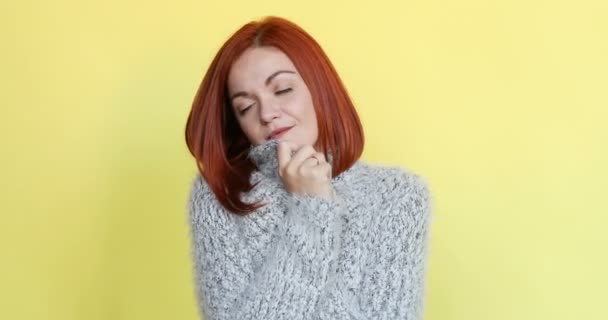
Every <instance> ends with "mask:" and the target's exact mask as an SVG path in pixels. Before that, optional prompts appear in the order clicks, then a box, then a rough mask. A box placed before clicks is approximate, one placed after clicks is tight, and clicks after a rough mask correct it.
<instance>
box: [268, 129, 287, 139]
mask: <svg viewBox="0 0 608 320" xmlns="http://www.w3.org/2000/svg"><path fill="white" fill-rule="evenodd" d="M291 128H293V127H283V128H279V129H276V130H274V131H273V132H272V133H271V134H270V136H268V139H277V138H280V137H281V136H282V135H283V134H285V132H287V131H289V129H291Z"/></svg>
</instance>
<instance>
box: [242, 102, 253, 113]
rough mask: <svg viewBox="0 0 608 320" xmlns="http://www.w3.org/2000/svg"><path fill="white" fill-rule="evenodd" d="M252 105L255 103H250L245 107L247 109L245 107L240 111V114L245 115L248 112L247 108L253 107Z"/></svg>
mask: <svg viewBox="0 0 608 320" xmlns="http://www.w3.org/2000/svg"><path fill="white" fill-rule="evenodd" d="M251 106H253V104H251V105H249V106H248V107H247V108H245V109H243V110H241V111H239V114H240V115H244V114H245V113H246V112H247V110H249V108H251Z"/></svg>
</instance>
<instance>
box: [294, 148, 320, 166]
mask: <svg viewBox="0 0 608 320" xmlns="http://www.w3.org/2000/svg"><path fill="white" fill-rule="evenodd" d="M315 152H316V150H315V149H314V148H313V147H312V146H311V145H305V146H303V147H302V148H300V149H299V150H297V151H296V153H295V154H294V155H293V156H292V157H291V164H290V166H293V168H294V169H297V168H299V167H300V166H302V164H303V163H304V161H305V160H306V159H308V158H310V157H312V155H313V154H315Z"/></svg>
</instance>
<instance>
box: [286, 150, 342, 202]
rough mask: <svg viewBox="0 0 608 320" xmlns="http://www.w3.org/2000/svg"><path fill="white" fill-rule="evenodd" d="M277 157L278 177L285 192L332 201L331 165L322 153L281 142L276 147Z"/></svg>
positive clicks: (333, 193)
mask: <svg viewBox="0 0 608 320" xmlns="http://www.w3.org/2000/svg"><path fill="white" fill-rule="evenodd" d="M296 149H297V150H296ZM294 151H295V153H294V154H293V155H292V152H294ZM277 156H278V162H279V176H280V177H281V179H282V180H283V184H284V185H285V189H286V190H287V191H289V192H291V193H298V194H307V195H317V196H320V197H323V198H325V199H328V200H331V199H334V197H335V191H334V189H333V186H332V184H331V180H332V168H331V164H330V163H328V162H327V161H326V160H325V155H324V154H323V153H322V152H317V151H316V150H315V149H314V148H313V147H312V146H310V145H305V146H303V147H301V148H297V146H296V145H295V144H294V143H293V142H291V141H289V140H282V141H280V142H279V144H278V146H277Z"/></svg>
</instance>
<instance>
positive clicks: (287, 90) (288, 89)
mask: <svg viewBox="0 0 608 320" xmlns="http://www.w3.org/2000/svg"><path fill="white" fill-rule="evenodd" d="M289 91H291V88H287V89H283V90H281V91H277V92H275V93H276V94H283V93H287V92H289Z"/></svg>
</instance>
